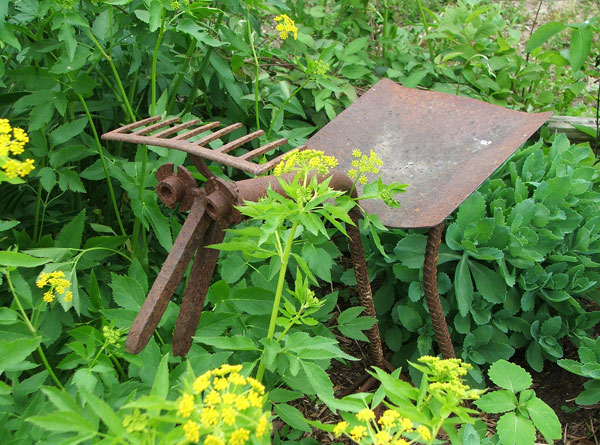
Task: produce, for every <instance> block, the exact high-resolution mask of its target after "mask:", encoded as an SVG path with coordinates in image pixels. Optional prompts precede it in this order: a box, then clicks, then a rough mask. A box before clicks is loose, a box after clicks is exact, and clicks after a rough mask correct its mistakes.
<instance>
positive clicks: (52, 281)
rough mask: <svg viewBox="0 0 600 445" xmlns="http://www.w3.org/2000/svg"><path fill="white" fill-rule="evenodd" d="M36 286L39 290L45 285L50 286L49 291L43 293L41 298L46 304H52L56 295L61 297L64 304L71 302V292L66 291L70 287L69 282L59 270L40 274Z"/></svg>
mask: <svg viewBox="0 0 600 445" xmlns="http://www.w3.org/2000/svg"><path fill="white" fill-rule="evenodd" d="M36 285H37V287H39V288H40V289H41V288H43V287H44V286H46V285H49V286H50V289H48V290H47V291H46V292H45V293H44V297H43V300H44V301H45V302H46V303H52V302H53V301H54V299H55V298H56V296H57V295H62V298H63V300H64V301H65V302H66V303H68V302H70V301H72V300H73V292H71V291H70V290H69V291H67V289H68V288H69V287H71V282H70V281H69V280H67V279H66V278H65V273H64V272H62V271H60V270H55V271H54V272H45V273H42V274H40V276H39V278H38V280H37V281H36Z"/></svg>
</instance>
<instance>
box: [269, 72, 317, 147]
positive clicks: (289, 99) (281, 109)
mask: <svg viewBox="0 0 600 445" xmlns="http://www.w3.org/2000/svg"><path fill="white" fill-rule="evenodd" d="M310 79H311V76H309V77H307V78H306V80H305V81H304V82H303V83H302V85H300V86H299V87H298V88H296V89H295V90H294V92H293V93H292V94H290V97H288V98H287V99H286V100H285V102H284V103H282V104H281V106H280V107H279V108H278V109H277V113H275V117H274V118H273V120H272V121H271V125H269V130H268V131H267V139H268V138H269V136H270V135H271V131H272V130H273V125H275V122H277V118H278V117H279V115H280V114H281V113H282V112H283V109H284V108H285V106H286V105H287V104H289V103H290V101H291V100H292V99H293V98H294V96H295V95H296V94H298V93H299V92H300V90H301V89H302V88H304V87H305V86H306V84H307V83H308V82H309V81H310Z"/></svg>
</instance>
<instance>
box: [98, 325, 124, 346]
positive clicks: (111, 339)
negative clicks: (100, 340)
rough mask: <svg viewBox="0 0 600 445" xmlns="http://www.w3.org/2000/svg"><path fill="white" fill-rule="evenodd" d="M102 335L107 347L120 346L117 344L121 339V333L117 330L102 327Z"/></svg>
mask: <svg viewBox="0 0 600 445" xmlns="http://www.w3.org/2000/svg"><path fill="white" fill-rule="evenodd" d="M102 335H103V336H104V338H105V339H106V342H107V343H108V344H109V345H114V346H115V347H117V348H120V347H121V345H120V344H119V343H118V342H119V339H120V338H121V331H119V330H118V329H111V328H109V327H108V326H103V327H102Z"/></svg>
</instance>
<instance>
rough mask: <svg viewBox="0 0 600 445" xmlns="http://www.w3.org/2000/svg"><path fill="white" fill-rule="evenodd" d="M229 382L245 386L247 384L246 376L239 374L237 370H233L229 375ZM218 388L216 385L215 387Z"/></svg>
mask: <svg viewBox="0 0 600 445" xmlns="http://www.w3.org/2000/svg"><path fill="white" fill-rule="evenodd" d="M227 380H228V381H229V383H232V384H233V385H236V386H243V385H245V384H246V378H245V377H243V376H241V375H240V374H238V373H237V372H232V373H231V374H230V375H229V377H227ZM215 388H216V387H215Z"/></svg>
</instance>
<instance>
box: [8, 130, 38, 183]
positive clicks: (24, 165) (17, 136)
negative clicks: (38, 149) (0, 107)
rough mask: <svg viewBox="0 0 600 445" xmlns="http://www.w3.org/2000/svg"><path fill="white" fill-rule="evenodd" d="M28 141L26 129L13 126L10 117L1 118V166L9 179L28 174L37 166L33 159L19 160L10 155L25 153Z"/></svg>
mask: <svg viewBox="0 0 600 445" xmlns="http://www.w3.org/2000/svg"><path fill="white" fill-rule="evenodd" d="M27 142H29V137H28V136H27V133H25V131H23V130H22V129H21V128H13V127H11V126H10V123H9V122H8V119H0V168H2V170H4V173H5V174H6V176H7V177H8V178H9V179H12V178H16V177H23V176H27V175H28V174H29V173H31V171H32V170H33V169H34V168H35V167H34V166H33V159H26V160H25V161H19V160H18V159H13V158H11V157H10V156H11V155H12V156H16V155H20V154H21V153H23V150H24V147H25V144H26V143H27Z"/></svg>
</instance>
